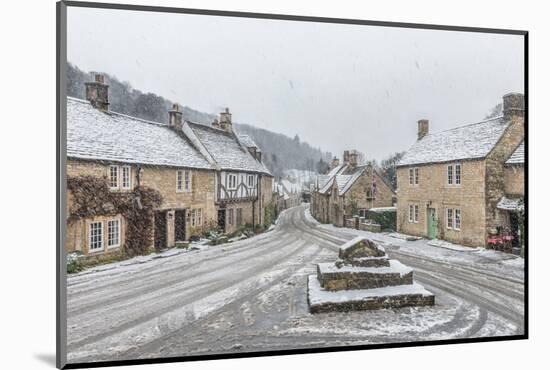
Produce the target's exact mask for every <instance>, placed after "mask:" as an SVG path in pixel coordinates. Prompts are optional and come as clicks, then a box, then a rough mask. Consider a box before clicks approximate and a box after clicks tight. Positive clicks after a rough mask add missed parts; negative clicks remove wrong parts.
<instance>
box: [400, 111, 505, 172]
mask: <svg viewBox="0 0 550 370" xmlns="http://www.w3.org/2000/svg"><path fill="white" fill-rule="evenodd" d="M508 125H509V122H508V121H505V120H504V119H503V118H502V117H496V118H492V119H489V120H486V121H481V122H478V123H474V124H471V125H466V126H461V127H456V128H453V129H450V130H446V131H442V132H437V133H433V134H428V135H426V136H425V137H423V138H422V139H420V140H418V141H417V142H416V143H414V145H413V146H412V147H411V148H410V149H409V150H408V151H407V152H406V153H405V155H404V156H403V158H402V159H401V161H399V163H398V165H397V166H398V167H402V166H411V165H418V164H427V163H441V162H449V161H456V160H462V159H481V158H485V157H486V156H487V154H489V152H490V151H491V150H492V149H493V148H494V146H495V145H496V144H497V142H498V140H499V139H500V137H501V136H502V134H503V133H504V131H505V130H506V128H507V127H508Z"/></svg>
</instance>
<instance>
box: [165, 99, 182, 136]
mask: <svg viewBox="0 0 550 370" xmlns="http://www.w3.org/2000/svg"><path fill="white" fill-rule="evenodd" d="M168 115H169V124H170V127H172V128H175V129H178V130H181V128H182V126H183V112H182V110H181V108H180V106H179V104H177V103H174V104H173V105H172V109H171V110H169V111H168Z"/></svg>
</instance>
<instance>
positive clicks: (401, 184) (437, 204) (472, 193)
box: [397, 160, 485, 246]
mask: <svg viewBox="0 0 550 370" xmlns="http://www.w3.org/2000/svg"><path fill="white" fill-rule="evenodd" d="M455 163H456V162H452V163H451V164H455ZM460 163H461V173H462V176H461V185H460V186H457V185H448V184H447V165H448V164H449V163H438V164H429V165H422V166H416V167H418V174H419V183H418V185H409V168H408V167H400V168H398V169H397V186H398V189H397V230H398V231H399V232H402V233H405V234H411V235H417V236H423V237H427V236H428V208H433V209H435V214H436V222H437V225H438V226H437V236H436V237H437V238H439V239H445V240H449V241H451V242H454V243H460V244H464V245H469V246H479V245H484V244H485V207H484V204H485V162H484V161H483V160H471V161H461V162H460ZM411 204H412V205H418V209H419V214H418V222H417V223H415V222H409V205H411ZM447 208H459V209H460V210H461V228H460V230H454V229H449V228H447V222H446V221H447V218H446V217H447V215H446V209H447Z"/></svg>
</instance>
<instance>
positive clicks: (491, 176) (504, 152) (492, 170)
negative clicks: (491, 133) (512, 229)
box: [485, 115, 525, 235]
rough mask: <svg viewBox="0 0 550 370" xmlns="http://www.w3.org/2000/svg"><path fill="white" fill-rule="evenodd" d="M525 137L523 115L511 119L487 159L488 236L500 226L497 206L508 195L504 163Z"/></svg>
mask: <svg viewBox="0 0 550 370" xmlns="http://www.w3.org/2000/svg"><path fill="white" fill-rule="evenodd" d="M524 136H525V129H524V122H523V116H522V115H513V116H511V117H510V125H509V126H508V128H507V129H506V130H505V131H504V134H503V135H502V137H501V138H500V140H499V142H498V143H497V145H495V147H494V148H493V150H491V152H490V153H489V155H488V156H487V159H486V171H485V181H486V187H485V199H486V204H485V205H486V209H485V227H486V232H487V235H488V234H489V233H490V231H491V230H493V229H494V227H495V226H497V225H498V224H499V211H498V209H497V204H498V202H499V201H500V199H501V198H502V197H503V196H504V195H505V194H506V193H505V189H506V183H505V181H506V175H505V166H504V162H505V161H506V160H507V159H508V158H509V157H510V156H511V155H512V153H513V152H514V151H515V150H516V148H517V147H518V145H519V144H520V143H521V142H522V141H523V139H524Z"/></svg>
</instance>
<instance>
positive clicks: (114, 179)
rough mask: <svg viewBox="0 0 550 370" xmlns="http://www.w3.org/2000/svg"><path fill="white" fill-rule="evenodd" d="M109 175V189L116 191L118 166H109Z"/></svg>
mask: <svg viewBox="0 0 550 370" xmlns="http://www.w3.org/2000/svg"><path fill="white" fill-rule="evenodd" d="M109 173H110V181H109V184H110V185H111V189H118V166H111V169H110V171H109Z"/></svg>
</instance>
